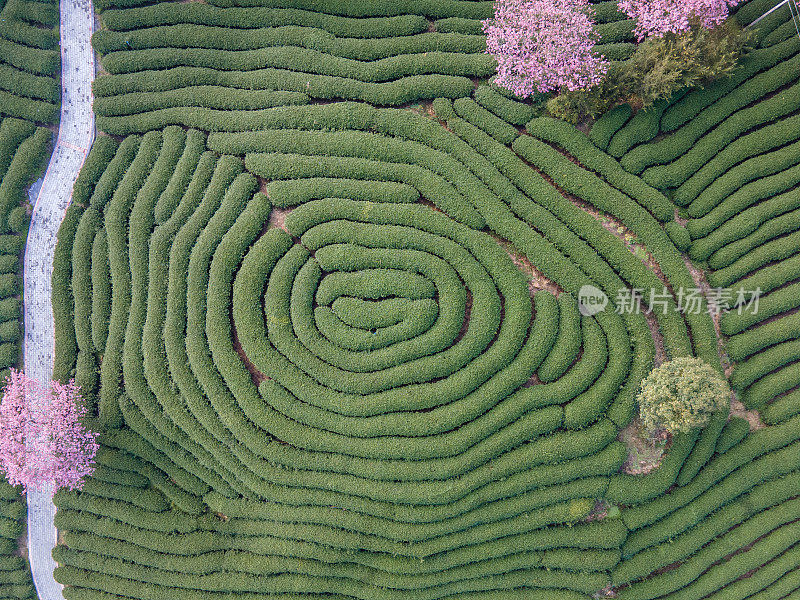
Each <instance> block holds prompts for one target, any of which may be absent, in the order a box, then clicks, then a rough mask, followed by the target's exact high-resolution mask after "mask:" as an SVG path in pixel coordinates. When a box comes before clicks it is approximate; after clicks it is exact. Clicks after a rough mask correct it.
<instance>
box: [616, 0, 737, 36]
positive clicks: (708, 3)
mask: <svg viewBox="0 0 800 600" xmlns="http://www.w3.org/2000/svg"><path fill="white" fill-rule="evenodd" d="M739 2H740V0H619V9H620V10H621V11H622V12H624V13H625V14H626V15H628V16H629V17H630V18H632V19H635V20H636V28H635V29H634V34H635V35H636V38H637V39H638V40H639V41H640V42H641V41H642V40H643V39H645V38H646V37H650V36H654V37H663V36H664V35H665V34H667V33H681V32H682V31H688V30H689V28H690V27H691V24H692V21H693V20H696V21H698V22H699V23H700V24H701V25H702V26H703V27H707V28H709V29H711V28H713V27H715V26H716V25H719V24H720V23H722V22H723V21H724V20H725V19H727V18H728V11H729V9H730V8H731V7H733V6H736V5H737V4H739Z"/></svg>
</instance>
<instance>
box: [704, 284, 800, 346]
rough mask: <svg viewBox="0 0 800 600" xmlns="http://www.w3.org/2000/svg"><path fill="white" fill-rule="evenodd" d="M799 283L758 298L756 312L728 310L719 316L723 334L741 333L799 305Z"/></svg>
mask: <svg viewBox="0 0 800 600" xmlns="http://www.w3.org/2000/svg"><path fill="white" fill-rule="evenodd" d="M799 293H800V284H798V283H793V284H791V285H787V286H786V287H782V288H780V289H778V290H775V291H774V292H771V293H770V294H767V295H766V296H764V297H761V298H760V299H759V304H758V313H753V311H752V310H742V313H741V314H739V313H738V311H729V312H726V313H724V314H723V315H722V317H721V318H720V322H719V324H720V329H721V331H722V333H723V334H725V335H728V336H732V335H735V334H737V333H741V332H742V331H744V330H745V329H747V328H748V327H751V326H753V325H755V324H756V323H760V322H761V321H765V320H766V319H768V318H770V317H774V316H776V315H779V314H781V313H783V312H786V311H789V310H792V309H793V308H796V307H797V306H798V305H800V296H798V294H799Z"/></svg>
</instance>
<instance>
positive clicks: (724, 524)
mask: <svg viewBox="0 0 800 600" xmlns="http://www.w3.org/2000/svg"><path fill="white" fill-rule="evenodd" d="M798 481H800V480H799V479H798V472H797V471H793V472H792V473H790V474H789V475H787V476H785V477H782V478H777V479H771V480H768V481H766V482H764V483H760V484H759V485H757V486H756V487H754V488H753V489H752V490H750V491H749V492H747V493H745V494H744V495H742V496H741V497H739V498H738V499H736V500H735V501H733V502H731V503H729V504H726V505H725V506H723V507H722V508H720V509H719V510H718V511H717V512H715V513H713V514H711V515H710V516H708V517H707V518H706V519H703V520H702V521H700V522H699V523H698V524H697V525H696V526H694V527H693V528H691V529H689V530H687V531H685V532H684V533H681V534H680V535H678V536H676V537H674V538H670V539H669V540H667V541H665V542H662V543H661V544H659V545H657V546H653V547H651V548H648V549H647V550H643V551H642V552H640V553H638V554H636V555H634V556H633V557H631V558H629V559H628V560H626V561H623V562H621V563H620V564H619V565H618V566H617V568H616V569H614V573H613V575H612V578H613V581H614V584H615V585H621V584H625V583H629V582H631V581H636V580H640V579H644V578H645V577H646V576H648V575H650V573H652V572H653V571H654V570H657V569H659V568H661V567H664V566H666V565H669V564H673V563H677V562H679V561H685V560H687V559H688V560H691V556H692V555H693V554H694V553H695V552H696V551H698V550H700V549H701V548H702V547H703V546H704V545H706V544H707V543H709V542H712V540H714V539H715V538H718V536H720V535H723V534H725V533H726V532H728V531H729V530H730V529H731V528H732V527H735V526H737V525H740V524H741V523H743V522H746V521H747V519H748V518H750V517H752V516H754V515H756V514H758V513H759V511H762V510H765V509H770V508H772V507H780V506H781V504H782V503H783V502H785V501H787V500H789V499H790V498H791V496H792V491H791V490H792V486H793V485H797V483H798Z"/></svg>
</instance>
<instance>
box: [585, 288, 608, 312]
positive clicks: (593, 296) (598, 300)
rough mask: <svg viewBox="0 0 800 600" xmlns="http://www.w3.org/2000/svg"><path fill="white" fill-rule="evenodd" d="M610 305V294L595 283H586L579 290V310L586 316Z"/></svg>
mask: <svg viewBox="0 0 800 600" xmlns="http://www.w3.org/2000/svg"><path fill="white" fill-rule="evenodd" d="M607 305H608V296H606V294H605V292H603V290H600V289H598V288H596V287H594V286H593V285H585V286H583V287H582V288H581V289H580V290H579V291H578V310H579V311H580V313H581V314H582V315H583V316H584V317H591V316H593V315H596V314H597V313H599V312H602V311H603V310H604V309H605V307H606V306H607Z"/></svg>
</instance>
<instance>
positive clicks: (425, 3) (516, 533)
mask: <svg viewBox="0 0 800 600" xmlns="http://www.w3.org/2000/svg"><path fill="white" fill-rule="evenodd" d="M2 1H3V0H0V3H2ZM775 4H776V2H775V0H750V1H748V2H744V3H742V4H741V5H740V7H739V8H738V9H737V11H736V13H735V18H736V19H737V20H738V21H739V22H740V23H741V24H742V25H747V24H748V23H750V22H752V21H753V20H754V19H755V18H757V17H758V16H760V15H761V14H762V13H764V12H765V11H766V10H768V9H769V8H771V7H772V6H774V5H775ZM594 6H595V9H596V11H597V20H598V23H599V24H598V26H597V29H598V32H599V34H600V41H599V50H601V51H602V52H604V53H605V54H606V56H608V57H609V58H610V59H612V60H614V61H622V60H625V59H626V58H628V57H629V56H630V55H631V53H632V52H633V50H634V48H635V44H634V38H633V34H632V29H633V23H632V21H630V20H626V19H624V18H623V15H622V13H619V12H617V9H616V2H615V1H603V2H595V3H594ZM492 7H493V3H492V2H490V1H479V0H404V1H402V2H395V1H391V0H205V1H203V2H173V1H162V2H152V1H150V0H97V1H96V2H95V9H96V11H97V12H98V18H99V21H98V22H99V25H100V27H99V29H98V30H97V31H96V33H95V34H94V37H93V39H92V44H93V46H94V48H95V50H96V51H97V52H98V56H99V57H100V61H99V62H100V65H101V67H102V68H101V69H100V70H99V72H98V76H97V78H96V80H95V83H94V94H95V102H94V110H95V113H96V116H97V126H98V130H99V131H100V132H101V133H100V134H99V135H98V137H97V140H96V142H95V143H94V145H93V146H92V149H91V151H90V152H89V155H88V157H87V159H86V162H85V163H84V166H83V168H82V170H81V174H80V176H79V178H78V181H77V182H76V184H75V187H74V192H73V198H72V204H71V205H70V207H69V209H68V210H67V212H66V215H65V217H64V221H63V223H62V225H61V228H60V230H59V233H58V245H57V247H56V255H55V264H54V270H53V279H52V286H53V296H52V303H53V312H54V317H55V325H56V327H55V331H56V340H55V361H56V364H55V368H54V373H53V377H54V378H55V379H61V380H67V379H69V378H71V377H74V378H75V380H76V382H77V383H78V384H79V385H80V386H81V388H82V390H83V393H84V396H85V399H86V403H87V405H88V407H89V409H90V412H91V414H92V419H91V421H92V425H93V427H94V428H95V429H96V430H98V431H99V432H100V439H99V441H100V442H101V450H100V452H99V454H98V456H97V463H98V467H97V470H96V471H95V473H94V475H93V476H92V477H90V478H89V479H88V480H87V481H86V483H85V486H84V488H83V490H82V491H79V492H78V491H75V492H71V491H64V490H62V491H60V492H59V493H58V494H57V495H56V497H55V501H56V504H57V506H58V512H57V515H56V525H57V526H58V528H59V531H60V534H61V538H60V542H59V545H58V546H57V547H56V550H55V552H54V556H55V559H56V561H57V562H58V564H59V566H58V568H57V569H56V573H55V576H56V579H57V580H58V581H59V582H60V583H62V584H63V585H64V586H65V587H64V592H63V593H64V597H65V598H66V599H67V600H134V599H135V600H256V599H259V600H260V599H263V598H281V599H283V600H315V599H320V600H322V599H325V598H330V599H338V600H345V599H348V600H352V599H359V600H445V599H450V600H455V599H456V598H458V599H459V600H462V599H463V600H589V599H590V598H604V597H616V598H619V599H621V600H654V599H659V598H663V599H669V600H701V599H713V600H745V599H748V600H782V599H786V600H790V599H791V600H797V599H799V598H800V543H798V540H800V314H799V313H798V307H800V195H798V184H800V38H798V35H797V31H796V30H795V26H794V23H793V21H792V20H791V19H790V17H789V12H788V10H782V11H776V12H775V13H773V14H772V15H770V16H769V17H768V18H766V19H764V20H763V21H761V22H760V23H759V24H758V27H757V29H756V30H755V37H754V41H753V46H754V47H753V48H752V49H751V50H750V51H749V52H748V53H747V54H746V55H745V56H744V58H743V59H742V61H741V64H740V65H739V66H738V67H737V69H736V70H735V71H734V73H733V74H732V75H731V76H730V77H726V78H723V79H719V80H717V81H715V82H713V83H711V84H709V85H707V86H706V87H703V88H695V89H691V90H688V91H685V92H682V93H679V94H676V95H675V96H673V97H672V98H671V99H670V100H669V101H662V102H659V103H657V104H656V105H655V106H653V107H652V108H650V109H648V110H641V111H634V110H632V109H631V107H630V106H628V105H622V106H621V107H617V108H615V109H613V110H611V111H610V112H608V113H606V114H605V115H603V116H602V117H600V118H599V119H598V120H596V121H595V122H594V123H593V125H592V126H591V128H590V129H589V128H586V127H582V128H578V127H574V126H572V125H570V124H568V123H566V122H564V121H560V120H555V119H553V118H550V117H546V116H537V115H538V113H537V112H536V111H535V110H534V108H533V107H532V105H531V103H525V102H520V101H518V99H515V98H513V97H511V96H508V95H506V94H504V93H501V91H499V90H498V88H496V87H494V86H493V85H491V84H490V83H489V78H490V77H491V76H492V75H493V74H494V70H495V63H494V61H493V59H492V58H491V57H490V56H489V55H487V54H485V53H484V49H485V38H484V35H483V33H482V30H481V20H482V19H486V18H489V17H490V16H491V15H492ZM55 8H56V5H55V4H48V3H44V2H31V1H27V0H8V2H7V3H6V4H5V6H4V7H3V8H2V12H0V115H2V116H3V119H2V123H0V181H2V184H1V185H0V321H1V322H0V368H5V367H8V366H11V365H13V364H16V363H17V359H18V353H19V345H18V344H19V341H18V340H19V337H20V328H19V295H18V294H19V280H18V272H19V271H18V269H19V258H18V257H19V254H20V252H21V251H22V250H23V242H24V235H25V232H26V228H27V220H28V216H27V212H25V208H24V207H23V206H22V205H21V204H20V202H21V200H22V196H23V194H24V190H25V188H26V187H27V186H28V185H29V183H30V179H31V178H32V176H33V175H35V174H37V173H38V171H39V170H40V169H41V165H42V163H43V161H44V159H45V157H46V155H47V152H48V151H49V143H50V139H51V138H50V136H51V131H50V130H49V129H47V128H46V127H45V126H46V125H48V124H51V123H53V121H54V120H55V119H56V118H57V117H56V115H57V110H58V98H59V84H58V82H57V79H56V78H55V77H54V75H53V74H54V72H56V71H57V70H58V50H57V37H54V36H53V35H51V34H52V33H53V30H52V28H53V27H54V26H55V25H56V24H57V23H56V21H57V11H56V10H55ZM585 286H592V287H593V288H596V291H597V293H598V294H600V293H603V294H605V296H606V297H607V298H608V305H607V306H606V308H605V310H602V311H600V312H597V313H595V314H592V315H585V314H582V313H583V312H586V311H579V303H578V298H579V297H580V296H581V295H582V293H583V292H582V289H583V290H585V289H586V287H585ZM693 288H701V289H702V290H703V291H704V293H701V294H700V295H699V296H698V298H697V299H696V301H697V309H698V310H694V311H689V310H680V309H681V308H682V307H683V304H684V300H685V298H684V297H683V291H684V290H689V289H693ZM739 288H742V289H745V290H756V289H758V290H760V292H761V295H760V298H759V306H758V310H757V311H756V310H743V306H742V304H739V305H737V303H736V302H737V298H736V294H735V293H734V295H733V298H732V301H731V303H730V305H729V306H728V308H727V309H726V310H724V311H723V312H722V314H721V316H719V317H718V318H717V317H715V316H713V314H712V313H713V312H714V311H713V310H712V309H713V305H714V302H715V300H716V301H717V302H719V301H720V298H719V297H717V298H716V299H715V297H714V294H715V293H717V295H719V290H720V289H729V290H737V289H739ZM626 290H627V291H630V290H641V291H642V292H641V293H642V294H643V295H644V296H645V300H646V296H647V294H648V293H649V291H650V290H656V291H657V292H658V293H659V294H661V296H660V298H659V302H660V305H659V306H658V307H657V308H654V310H652V311H649V312H647V313H646V314H645V313H643V312H641V311H632V310H624V308H625V307H624V306H623V304H624V297H621V296H620V291H626ZM662 290H664V292H663V293H662ZM715 290H716V292H715ZM741 300H742V299H741V298H739V299H738V301H740V302H741ZM615 309H616V310H615ZM684 356H696V357H699V358H701V359H703V360H704V361H705V362H707V363H708V364H710V365H712V366H713V367H714V368H715V369H716V370H718V371H719V373H720V374H723V373H724V374H725V375H726V376H727V377H728V380H729V382H730V385H731V387H732V388H733V390H734V391H735V393H736V399H735V400H734V401H733V403H732V406H733V409H732V412H729V411H728V410H727V409H726V410H724V411H721V412H718V413H715V414H714V415H713V416H712V418H711V420H710V422H709V423H708V425H707V426H705V427H704V428H702V429H694V430H692V431H690V432H685V433H680V434H676V435H674V436H673V437H672V438H671V439H670V441H669V443H668V444H667V447H666V450H665V453H664V456H663V457H662V459H661V460H660V464H659V465H658V466H657V467H656V468H652V469H650V470H647V469H645V471H648V472H646V473H642V472H638V471H637V470H636V469H635V468H632V466H631V465H632V464H634V463H635V462H636V459H635V456H633V452H634V449H633V448H631V447H630V444H629V443H628V444H627V445H626V442H629V437H630V436H629V435H628V433H627V432H630V431H631V430H632V428H633V426H632V425H631V423H632V422H634V424H635V418H636V412H637V411H636V396H637V393H638V392H639V389H640V384H641V382H642V380H643V379H644V378H645V377H646V376H647V374H648V373H649V372H650V371H651V369H652V368H653V367H654V365H657V364H660V363H661V362H663V361H664V360H665V359H669V358H677V357H684ZM16 498H17V497H16V496H15V494H14V492H13V490H11V488H8V489H6V488H2V489H0V598H2V599H4V598H28V597H30V595H31V586H30V579H29V575H28V574H27V573H26V572H25V567H24V561H22V559H19V557H15V556H11V554H12V553H13V552H14V549H15V542H14V540H15V539H16V537H17V535H18V534H19V527H18V522H19V519H20V518H21V513H22V510H21V504H20V503H19V502H18V501H17V500H16ZM6 538H8V539H6ZM7 555H8V556H7Z"/></svg>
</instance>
